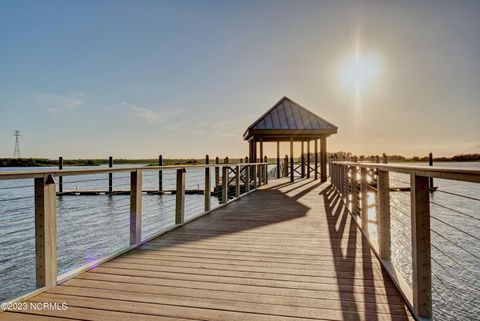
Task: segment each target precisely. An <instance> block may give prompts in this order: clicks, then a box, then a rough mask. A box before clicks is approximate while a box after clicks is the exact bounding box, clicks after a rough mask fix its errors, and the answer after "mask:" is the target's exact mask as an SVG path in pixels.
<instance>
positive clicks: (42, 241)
mask: <svg viewBox="0 0 480 321" xmlns="http://www.w3.org/2000/svg"><path fill="white" fill-rule="evenodd" d="M34 184H35V187H34V189H35V192H34V193H35V258H36V283H37V287H46V288H51V287H54V286H55V285H56V284H57V204H56V202H57V198H56V187H55V180H54V178H53V176H51V175H45V176H44V177H42V178H35V183H34Z"/></svg>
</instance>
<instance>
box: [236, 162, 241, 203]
mask: <svg viewBox="0 0 480 321" xmlns="http://www.w3.org/2000/svg"><path fill="white" fill-rule="evenodd" d="M235 197H240V166H235Z"/></svg>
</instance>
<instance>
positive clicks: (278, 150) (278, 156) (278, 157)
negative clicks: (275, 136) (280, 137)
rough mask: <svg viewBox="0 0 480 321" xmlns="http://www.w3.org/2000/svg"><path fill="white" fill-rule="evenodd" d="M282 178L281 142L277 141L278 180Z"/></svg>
mask: <svg viewBox="0 0 480 321" xmlns="http://www.w3.org/2000/svg"><path fill="white" fill-rule="evenodd" d="M280 177H281V173H280V141H277V178H280Z"/></svg>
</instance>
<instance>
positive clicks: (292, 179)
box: [290, 137, 295, 183]
mask: <svg viewBox="0 0 480 321" xmlns="http://www.w3.org/2000/svg"><path fill="white" fill-rule="evenodd" d="M293 172H294V170H293V137H290V182H292V183H293V182H294V180H295V179H294V176H293Z"/></svg>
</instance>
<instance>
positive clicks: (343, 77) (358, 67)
mask: <svg viewBox="0 0 480 321" xmlns="http://www.w3.org/2000/svg"><path fill="white" fill-rule="evenodd" d="M382 69H383V65H382V60H381V59H380V57H379V56H378V55H376V54H374V53H370V54H364V55H362V54H360V53H357V54H356V55H355V56H353V57H351V58H349V59H347V60H346V61H345V62H344V63H343V64H342V65H341V67H340V72H339V78H340V82H341V83H342V85H343V86H345V87H346V88H347V89H349V90H354V91H355V92H356V93H359V92H362V91H364V90H365V89H367V88H369V87H371V86H372V85H374V83H375V81H376V80H377V78H378V77H379V76H380V74H381V73H382Z"/></svg>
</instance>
